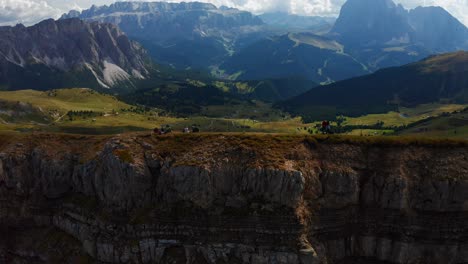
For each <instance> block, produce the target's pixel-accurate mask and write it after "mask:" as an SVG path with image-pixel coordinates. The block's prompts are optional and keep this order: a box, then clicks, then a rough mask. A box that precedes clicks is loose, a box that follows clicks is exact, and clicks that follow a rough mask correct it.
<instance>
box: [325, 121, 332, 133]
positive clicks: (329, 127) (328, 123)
mask: <svg viewBox="0 0 468 264" xmlns="http://www.w3.org/2000/svg"><path fill="white" fill-rule="evenodd" d="M326 131H327V134H332V130H331V125H330V122H329V121H327V127H326Z"/></svg>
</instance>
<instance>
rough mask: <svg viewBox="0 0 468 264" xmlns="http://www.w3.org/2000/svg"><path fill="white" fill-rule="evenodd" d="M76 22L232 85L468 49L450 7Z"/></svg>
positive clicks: (156, 9) (339, 76) (191, 6)
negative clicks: (108, 27)
mask: <svg viewBox="0 0 468 264" xmlns="http://www.w3.org/2000/svg"><path fill="white" fill-rule="evenodd" d="M70 17H79V18H81V19H84V20H91V21H100V22H108V23H113V24H116V25H118V26H119V27H121V29H122V30H123V31H124V32H126V33H127V35H128V36H129V37H130V38H132V39H134V40H137V41H139V42H141V43H142V44H143V46H145V48H147V49H148V50H149V53H150V54H151V55H152V57H153V59H154V60H155V61H157V62H158V63H161V64H168V65H171V66H172V67H175V68H177V69H187V68H198V69H203V70H205V71H207V72H210V73H212V74H213V75H214V76H215V77H218V78H227V79H233V80H254V79H264V78H273V79H277V78H283V77H285V76H286V77H292V76H291V73H292V72H294V74H295V75H300V77H301V78H306V79H309V80H311V81H314V82H317V83H329V82H333V81H339V80H344V79H347V78H350V77H355V76H360V75H363V74H367V73H369V72H373V71H376V70H378V69H381V68H385V67H391V66H399V65H404V64H407V63H411V62H414V61H418V60H420V59H423V58H425V57H427V56H429V55H431V54H434V53H440V52H451V51H457V50H459V49H466V48H467V47H468V33H467V32H468V29H467V28H466V27H465V26H464V25H463V24H461V23H460V22H459V21H458V20H457V19H456V18H454V17H453V16H452V15H451V14H449V13H448V12H447V11H445V10H444V9H442V8H440V7H419V8H416V9H413V10H406V9H405V8H403V7H402V6H401V5H396V4H395V3H394V2H393V1H392V0H348V1H347V2H346V3H345V4H344V5H343V7H342V9H341V13H340V16H339V17H338V18H337V19H336V23H334V19H331V18H321V17H301V16H297V15H291V14H287V13H266V14H263V15H260V16H255V15H253V14H251V13H249V12H245V11H240V10H237V9H233V8H227V7H219V8H217V7H216V6H214V5H212V4H206V3H198V2H191V3H179V4H177V3H165V2H117V3H114V4H112V5H109V6H101V7H97V6H93V7H91V8H90V9H88V10H83V11H82V12H78V11H71V12H69V13H68V14H65V15H64V16H63V17H62V18H70ZM433 31H436V32H435V33H433ZM291 34H299V36H300V37H299V38H297V37H296V38H294V37H293V38H291ZM303 36H307V37H303ZM325 42H326V44H325V48H324V43H325ZM330 46H334V47H333V48H332V49H330V48H329V47H330ZM336 46H339V47H340V48H335V47H336ZM264 48H265V49H264ZM304 53H305V54H307V55H306V56H304ZM252 54H258V56H256V57H255V58H252ZM311 57H312V59H311ZM341 65H343V66H342V67H341ZM324 68H325V69H324ZM328 72H333V73H328ZM295 77H297V76H295Z"/></svg>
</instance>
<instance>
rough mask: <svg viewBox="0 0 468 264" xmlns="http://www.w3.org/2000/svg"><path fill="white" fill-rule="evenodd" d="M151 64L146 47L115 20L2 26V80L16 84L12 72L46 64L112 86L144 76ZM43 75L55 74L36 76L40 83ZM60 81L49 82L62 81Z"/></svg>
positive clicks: (48, 66)
mask: <svg viewBox="0 0 468 264" xmlns="http://www.w3.org/2000/svg"><path fill="white" fill-rule="evenodd" d="M146 65H147V64H146V53H145V51H144V50H143V48H142V47H141V46H140V45H139V44H137V43H136V42H133V41H131V40H129V39H128V38H127V36H126V35H125V34H124V33H123V32H122V31H121V30H120V29H119V28H118V27H117V26H116V25H112V24H107V23H99V22H86V21H82V20H80V19H78V18H71V19H63V20H58V21H55V20H53V19H48V20H44V21H42V22H40V23H38V24H36V25H34V26H31V27H24V26H22V25H18V26H15V27H0V68H1V71H0V75H1V76H0V81H1V82H6V83H10V85H11V86H12V87H15V86H16V85H14V84H12V83H11V82H12V81H13V82H16V81H18V80H12V79H11V78H10V77H9V75H11V74H12V72H22V71H26V72H27V71H28V69H29V68H30V67H36V68H37V67H41V71H46V72H49V71H53V72H56V74H59V73H60V74H67V73H71V72H88V73H89V74H88V75H90V76H89V77H94V79H95V80H94V81H95V82H97V83H98V84H99V86H101V87H104V88H111V87H113V86H115V85H117V84H118V83H121V82H126V81H129V80H130V79H132V78H137V79H141V78H144V77H145V76H146V75H147V74H148V70H147V66H146ZM39 75H40V74H39ZM39 75H38V76H39ZM43 78H51V77H50V76H42V77H37V79H38V82H41V80H42V79H43ZM73 79H74V77H73ZM59 82H60V81H59V80H58V79H57V83H54V81H53V80H52V81H51V82H50V83H48V84H50V85H52V86H60V85H59V84H58V83H59ZM70 83H74V82H70ZM70 83H66V84H65V85H66V86H69V85H70ZM77 83H80V82H79V80H78V82H77ZM20 86H22V85H20ZM17 88H25V87H17ZM26 88H30V87H26Z"/></svg>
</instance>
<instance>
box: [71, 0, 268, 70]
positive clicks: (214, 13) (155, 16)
mask: <svg viewBox="0 0 468 264" xmlns="http://www.w3.org/2000/svg"><path fill="white" fill-rule="evenodd" d="M70 17H78V18H80V19H84V20H88V21H99V22H106V23H112V24H115V25H117V26H119V27H120V28H121V29H122V30H123V31H124V32H125V33H126V34H127V35H128V36H129V37H131V38H132V39H134V40H137V41H139V42H140V43H142V44H144V46H145V47H146V48H147V49H148V50H149V52H150V53H151V54H152V55H153V57H154V58H155V60H157V61H158V62H161V63H166V64H170V65H173V66H175V67H177V68H188V67H192V68H197V67H205V68H206V67H208V66H211V65H213V64H216V63H218V62H220V61H222V59H223V58H224V57H226V56H228V55H229V54H230V53H231V52H232V50H233V49H235V48H236V47H235V46H236V45H238V44H239V45H242V42H243V41H244V40H243V39H242V38H243V37H246V38H248V37H250V36H252V35H250V33H251V32H252V31H253V32H256V31H257V30H256V27H260V26H262V25H264V23H263V21H262V20H261V19H260V18H258V17H257V16H254V15H253V14H251V13H249V12H246V11H240V10H237V9H233V8H226V7H220V8H217V7H216V6H214V5H212V4H207V3H200V2H190V3H184V2H182V3H167V2H116V3H113V4H111V5H109V6H101V7H97V6H93V7H91V8H90V9H88V10H83V11H82V12H78V11H71V12H69V13H68V14H65V15H63V16H62V19H64V18H70ZM253 38H254V39H256V38H258V36H256V35H253Z"/></svg>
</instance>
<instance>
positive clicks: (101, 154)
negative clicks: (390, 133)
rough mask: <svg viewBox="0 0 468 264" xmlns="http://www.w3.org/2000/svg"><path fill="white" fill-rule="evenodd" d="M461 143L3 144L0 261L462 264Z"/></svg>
mask: <svg viewBox="0 0 468 264" xmlns="http://www.w3.org/2000/svg"><path fill="white" fill-rule="evenodd" d="M467 153H468V152H467V146H466V144H462V143H457V144H455V143H453V144H452V143H450V144H449V143H447V145H446V146H444V145H435V146H433V145H431V144H430V143H426V144H421V143H420V144H417V143H414V144H413V143H408V144H396V143H391V142H386V143H385V142H384V143H359V142H357V143H356V142H351V141H350V142H346V141H343V142H335V141H327V140H326V139H323V138H322V139H320V140H319V142H316V141H315V140H314V139H311V138H303V137H285V136H245V135H229V136H227V135H203V136H182V135H176V136H170V137H161V138H155V137H153V136H150V135H145V134H132V135H120V136H116V137H84V136H58V135H55V136H54V135H42V134H41V135H36V136H34V137H28V136H23V137H20V138H13V137H12V138H8V137H6V138H5V139H4V140H3V141H2V140H0V263H195V264H198V263H466V262H468V239H467V237H468V221H467V220H468V191H467V190H468V159H467V158H468V157H467Z"/></svg>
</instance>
